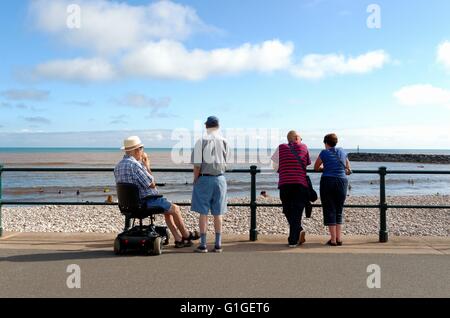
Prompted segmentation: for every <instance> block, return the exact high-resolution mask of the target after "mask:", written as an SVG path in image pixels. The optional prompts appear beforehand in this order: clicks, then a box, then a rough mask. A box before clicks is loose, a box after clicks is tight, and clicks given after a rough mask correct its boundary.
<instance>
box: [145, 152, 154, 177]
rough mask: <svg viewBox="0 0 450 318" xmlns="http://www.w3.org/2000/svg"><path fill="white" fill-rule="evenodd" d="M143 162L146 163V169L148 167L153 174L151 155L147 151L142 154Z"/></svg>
mask: <svg viewBox="0 0 450 318" xmlns="http://www.w3.org/2000/svg"><path fill="white" fill-rule="evenodd" d="M142 163H143V164H144V166H145V169H147V171H148V173H150V174H151V175H153V173H152V170H151V169H150V157H149V156H148V155H147V153H145V152H144V154H143V155H142Z"/></svg>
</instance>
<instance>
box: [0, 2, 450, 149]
mask: <svg viewBox="0 0 450 318" xmlns="http://www.w3.org/2000/svg"><path fill="white" fill-rule="evenodd" d="M449 12H450V1H447V0H426V1H425V0H415V1H406V0H397V1H391V0H386V1H375V0H371V1H363V0H352V1H350V0H304V1H302V0H264V1H260V0H239V1H238V0H211V1H206V0H192V1H187V0H186V1H144V0H133V1H132V0H129V1H106V0H79V1H76V0H58V1H56V0H55V1H50V0H34V1H25V0H19V1H2V2H1V4H0V38H1V40H2V49H1V51H0V52H1V53H0V54H1V55H0V56H1V63H0V147H52V146H54V147H61V146H66V147H115V146H120V144H121V142H122V139H123V138H125V137H127V136H128V135H131V134H139V135H140V136H142V139H143V141H144V143H146V145H148V146H153V147H170V146H173V145H174V143H175V142H176V141H174V140H173V139H174V138H173V135H174V132H177V131H178V132H179V131H185V132H190V131H192V130H193V129H194V128H195V127H199V125H200V127H201V123H202V122H204V121H205V119H206V117H208V116H209V115H215V116H217V117H219V118H220V123H221V127H222V130H223V132H224V134H226V133H227V131H228V134H229V135H230V136H231V133H230V131H240V132H241V135H244V136H245V135H248V136H250V135H255V134H256V135H260V134H266V132H267V131H269V133H270V132H273V131H277V132H279V134H280V136H281V137H280V138H284V137H283V136H284V135H283V134H284V133H285V132H286V131H288V130H290V129H295V130H297V131H299V132H300V134H301V135H302V137H303V142H305V143H306V144H308V145H309V146H310V147H312V148H319V147H322V142H321V141H322V138H323V136H324V135H325V134H327V133H331V132H335V133H336V134H337V135H338V136H339V139H340V144H341V146H343V147H347V148H356V147H357V146H360V147H361V148H362V149H364V148H366V149H373V148H383V149H386V148H400V149H402V148H403V149H450V125H449V124H448V121H449V118H450V116H449V115H450V19H448V13H449ZM175 135H176V133H175Z"/></svg>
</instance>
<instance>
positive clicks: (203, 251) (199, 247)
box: [194, 245, 208, 253]
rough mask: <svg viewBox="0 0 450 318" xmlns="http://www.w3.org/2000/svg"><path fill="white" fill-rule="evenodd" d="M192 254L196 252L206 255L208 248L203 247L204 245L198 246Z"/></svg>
mask: <svg viewBox="0 0 450 318" xmlns="http://www.w3.org/2000/svg"><path fill="white" fill-rule="evenodd" d="M194 252H196V253H208V248H207V247H206V246H204V245H199V246H197V248H196V249H195V250H194Z"/></svg>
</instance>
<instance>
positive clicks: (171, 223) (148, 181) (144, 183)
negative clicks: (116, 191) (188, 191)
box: [114, 136, 198, 247]
mask: <svg viewBox="0 0 450 318" xmlns="http://www.w3.org/2000/svg"><path fill="white" fill-rule="evenodd" d="M122 150H124V151H125V156H124V157H123V159H122V160H121V161H120V162H119V163H118V164H117V165H116V167H115V168H114V176H115V178H116V183H119V182H124V183H132V184H135V185H137V186H138V188H139V197H140V198H141V200H142V201H143V202H144V203H145V204H146V205H147V207H149V208H153V207H159V208H163V209H164V211H166V213H165V214H164V218H165V220H166V224H167V226H168V227H169V229H170V231H171V232H172V235H173V236H174V238H175V247H185V246H192V240H196V239H198V233H197V234H193V232H190V231H188V230H187V229H186V226H185V224H184V221H183V218H182V216H181V212H180V207H179V206H177V205H175V204H173V203H171V202H169V201H168V200H167V199H166V198H148V197H149V196H153V195H158V194H159V191H158V189H157V188H156V183H155V178H154V177H153V176H152V175H151V174H150V171H151V170H150V164H149V161H147V162H146V161H145V160H143V159H144V158H147V159H148V156H147V155H146V154H145V153H144V145H143V144H142V142H141V140H140V139H139V137H137V136H131V137H129V138H127V139H125V140H124V146H123V147H122Z"/></svg>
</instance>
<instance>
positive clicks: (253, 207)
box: [250, 166, 258, 241]
mask: <svg viewBox="0 0 450 318" xmlns="http://www.w3.org/2000/svg"><path fill="white" fill-rule="evenodd" d="M256 173H257V167H256V166H251V167H250V174H251V190H250V191H251V193H250V241H256V240H257V239H258V230H257V229H256Z"/></svg>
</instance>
